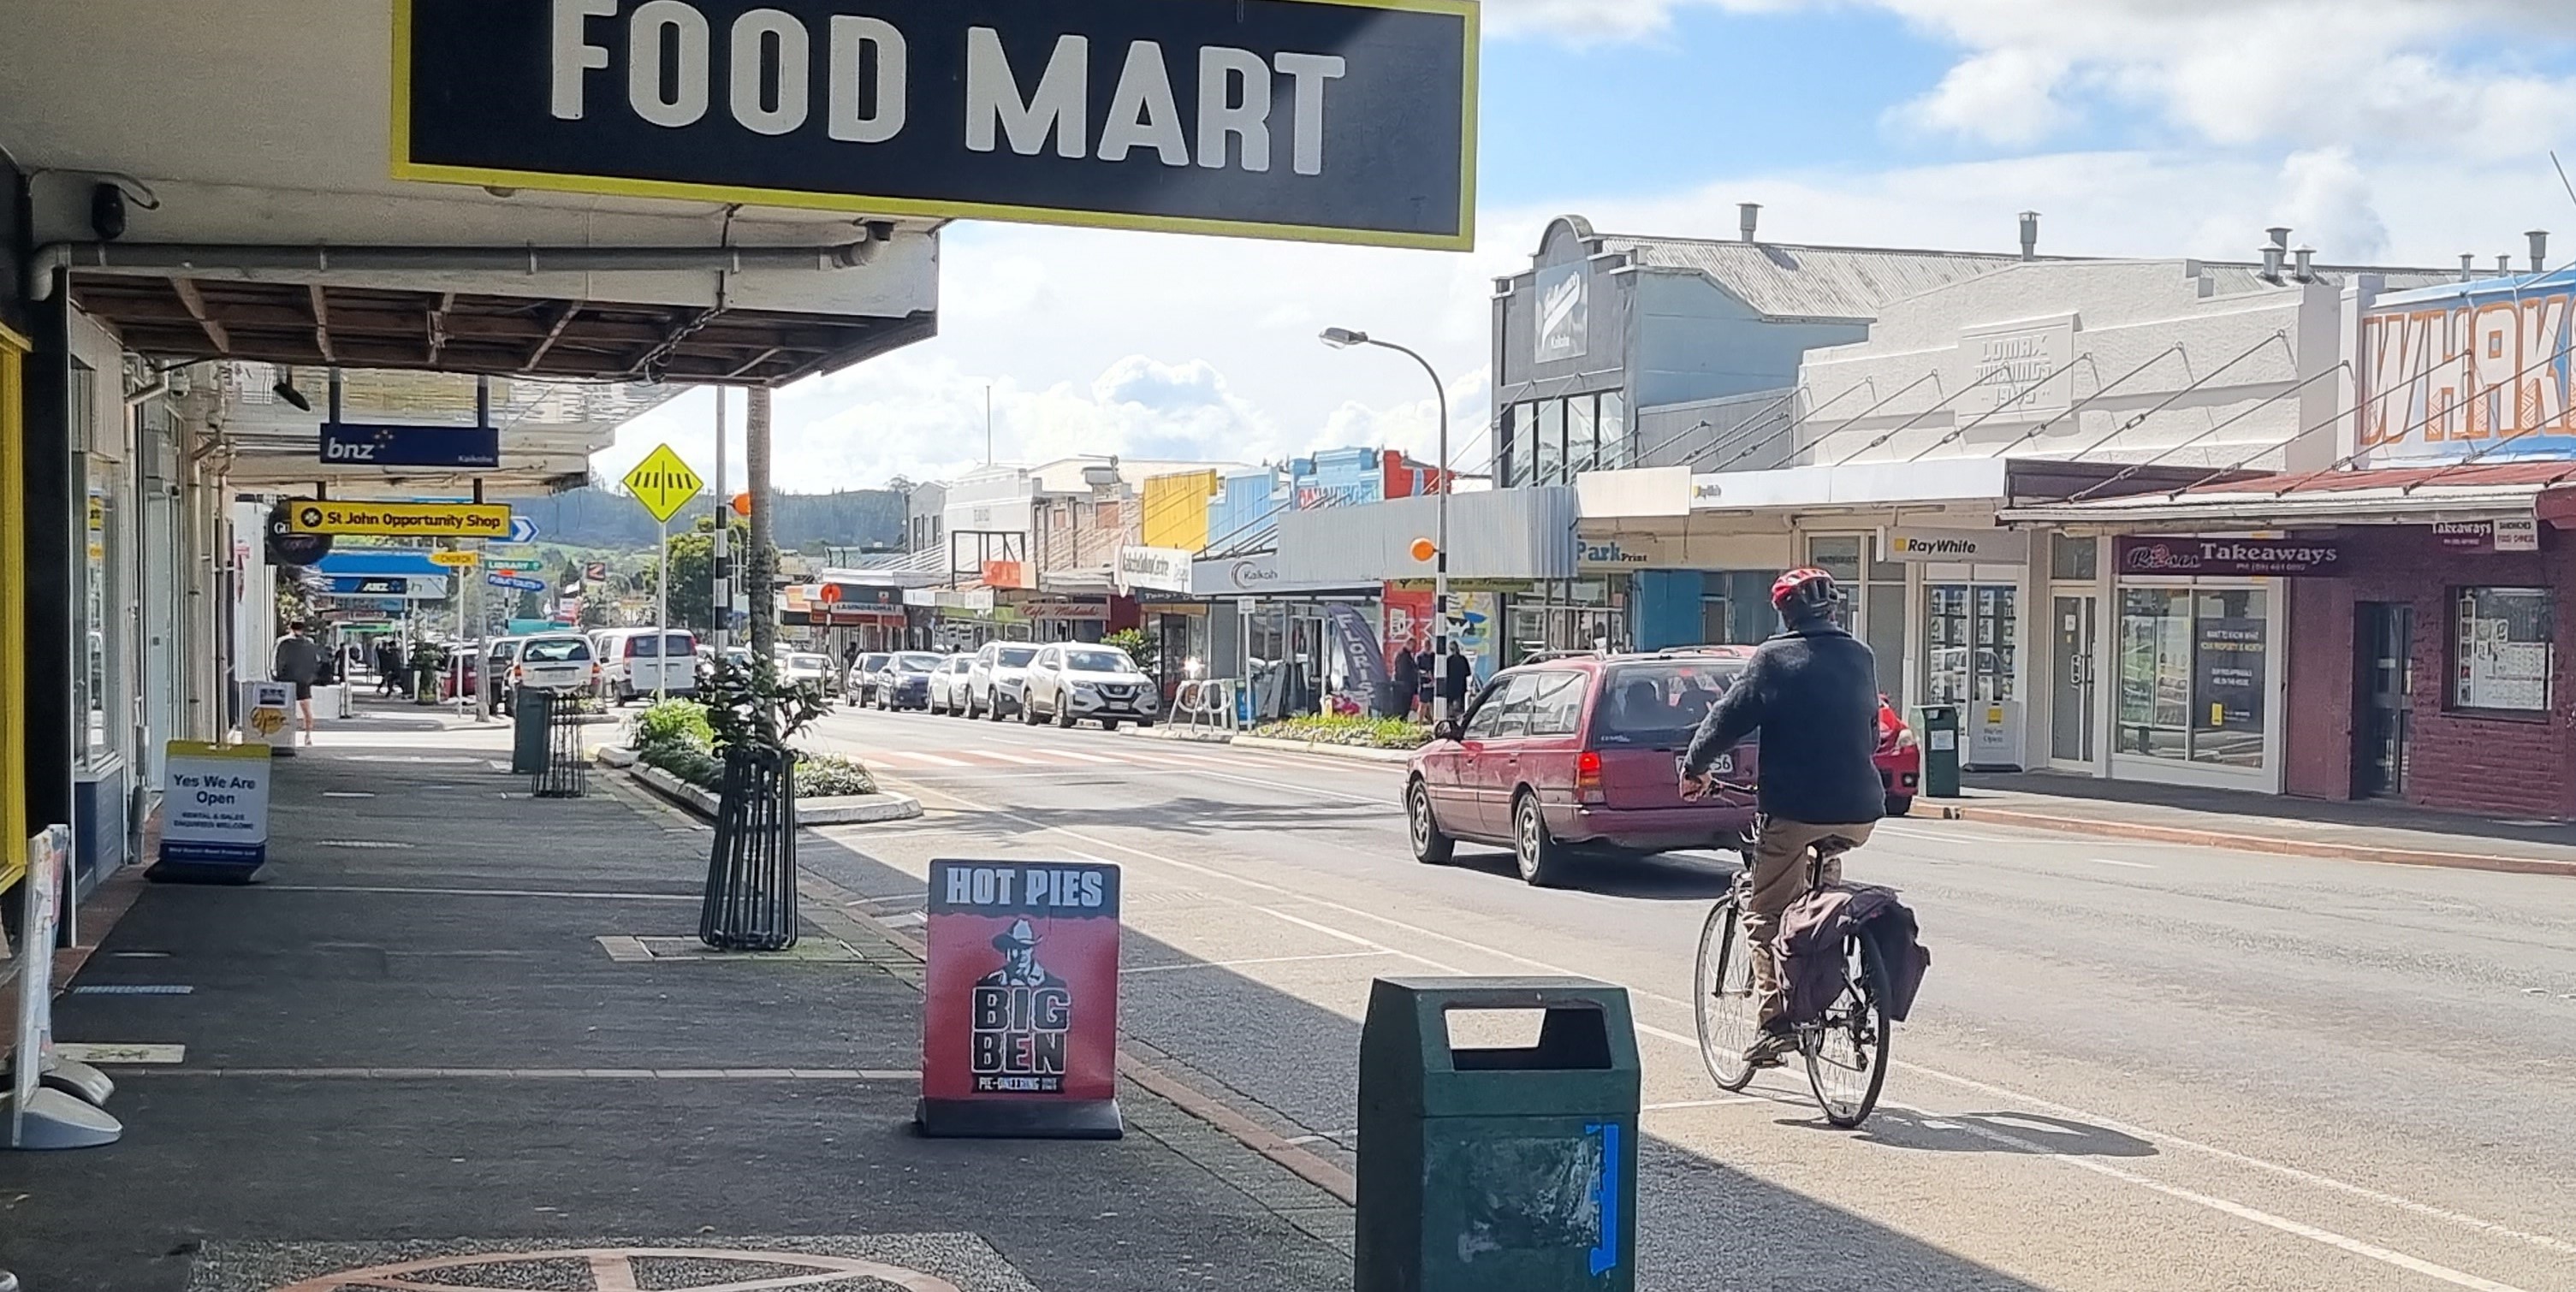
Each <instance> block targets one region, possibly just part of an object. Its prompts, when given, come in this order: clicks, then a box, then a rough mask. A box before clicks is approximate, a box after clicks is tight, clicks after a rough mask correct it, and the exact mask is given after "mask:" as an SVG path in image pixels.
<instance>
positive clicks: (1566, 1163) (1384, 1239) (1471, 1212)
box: [1354, 978, 1641, 1292]
mask: <svg viewBox="0 0 2576 1292" xmlns="http://www.w3.org/2000/svg"><path fill="white" fill-rule="evenodd" d="M1471 1010H1513V1011H1542V1012H1543V1021H1542V1022H1541V1023H1540V1025H1539V1029H1538V1041H1537V1044H1535V1045H1533V1046H1530V1047H1528V1048H1526V1049H1501V1050H1492V1049H1458V1048H1456V1047H1455V1046H1453V1045H1452V1044H1451V1041H1450V1037H1449V1016H1450V1015H1451V1014H1452V1013H1455V1012H1460V1011H1471ZM1640 1087H1641V1079H1640V1074H1639V1069H1638V1066H1637V1036H1636V1029H1635V1026H1634V1025H1633V1024H1632V1023H1631V1022H1630V1020H1629V1013H1628V994H1627V992H1626V990H1624V989H1622V988H1618V987H1612V986H1607V985H1604V984H1601V983H1596V982H1587V981H1584V980H1582V979H1579V978H1381V979H1379V980H1378V981H1377V984H1376V985H1375V986H1374V987H1373V988H1372V989H1371V990H1370V992H1369V1010H1368V1021H1367V1023H1366V1024H1365V1025H1364V1027H1363V1029H1362V1031H1361V1033H1360V1127H1359V1130H1360V1140H1359V1206H1358V1209H1357V1216H1358V1233H1357V1246H1356V1248H1355V1251H1354V1259H1355V1262H1356V1264H1355V1272H1356V1275H1357V1277H1356V1279H1355V1280H1354V1283H1355V1287H1356V1289H1357V1292H1468V1290H1470V1289H1472V1290H1473V1292H1542V1290H1544V1292H1577V1290H1578V1289H1579V1290H1581V1292H1632V1290H1633V1289H1634V1288H1635V1287H1636V1285H1637V1272H1636V1242H1635V1238H1636V1231H1637V1101H1638V1095H1639V1091H1640Z"/></svg>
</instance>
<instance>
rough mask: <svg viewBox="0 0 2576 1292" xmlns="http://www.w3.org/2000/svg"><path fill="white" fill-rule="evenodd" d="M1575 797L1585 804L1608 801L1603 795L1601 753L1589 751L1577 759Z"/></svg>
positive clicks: (1594, 750)
mask: <svg viewBox="0 0 2576 1292" xmlns="http://www.w3.org/2000/svg"><path fill="white" fill-rule="evenodd" d="M1574 797H1576V798H1577V799H1580V800H1581V801H1583V802H1585V803H1601V802H1606V801H1607V799H1606V797H1605V796H1604V795H1603V794H1602V793H1601V751H1599V750H1597V749H1587V750H1584V751H1583V752H1582V754H1580V755H1578V756H1577V757H1576V758H1575V760H1574Z"/></svg>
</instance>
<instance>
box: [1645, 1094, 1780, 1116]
mask: <svg viewBox="0 0 2576 1292" xmlns="http://www.w3.org/2000/svg"><path fill="white" fill-rule="evenodd" d="M1769 1102H1771V1101H1770V1100H1768V1099H1765V1098H1763V1097H1761V1096H1760V1095H1730V1096H1728V1097H1726V1098H1724V1099H1684V1100H1681V1101H1679V1102H1677V1103H1669V1104H1647V1105H1646V1106H1644V1107H1642V1108H1639V1109H1638V1110H1637V1111H1638V1112H1641V1113H1669V1112H1675V1111H1678V1110H1680V1109H1684V1108H1729V1107H1733V1106H1734V1105H1736V1104H1767V1103H1769Z"/></svg>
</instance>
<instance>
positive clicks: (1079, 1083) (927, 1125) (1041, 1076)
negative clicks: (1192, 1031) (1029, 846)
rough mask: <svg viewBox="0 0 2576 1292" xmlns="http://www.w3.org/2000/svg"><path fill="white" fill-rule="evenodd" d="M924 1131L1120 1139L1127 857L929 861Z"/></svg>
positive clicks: (922, 1090) (929, 1132) (956, 1134)
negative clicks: (1121, 930) (1121, 881)
mask: <svg viewBox="0 0 2576 1292" xmlns="http://www.w3.org/2000/svg"><path fill="white" fill-rule="evenodd" d="M929 915H930V964H929V972H928V975H927V982H926V991H927V994H928V999H927V1000H926V1001H925V1002H924V1005H923V1009H922V1054H921V1108H920V1112H919V1116H918V1120H919V1122H920V1127H921V1133H922V1134H924V1135H934V1136H967V1137H984V1138H1050V1139H1115V1138H1117V1137H1118V1136H1119V1135H1120V1134H1121V1133H1122V1131H1123V1124H1122V1122H1121V1120H1120V1117H1119V1112H1118V868H1117V867H1116V866H1112V865H1109V864H1106V863H1102V862H1071V861H1065V862H1054V861H1045V862H1024V861H934V862H932V863H930V911H929Z"/></svg>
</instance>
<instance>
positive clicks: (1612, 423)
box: [1598, 390, 1631, 471]
mask: <svg viewBox="0 0 2576 1292" xmlns="http://www.w3.org/2000/svg"><path fill="white" fill-rule="evenodd" d="M1598 429H1599V434H1600V438H1601V469H1602V470H1604V471H1617V470H1619V469H1621V468H1623V467H1626V466H1629V465H1631V463H1630V461H1629V444H1628V400H1627V397H1626V396H1624V395H1621V394H1620V393H1619V392H1618V391H1615V390H1613V391H1609V392H1606V393H1604V394H1603V395H1602V396H1601V421H1600V425H1599V428H1598Z"/></svg>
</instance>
